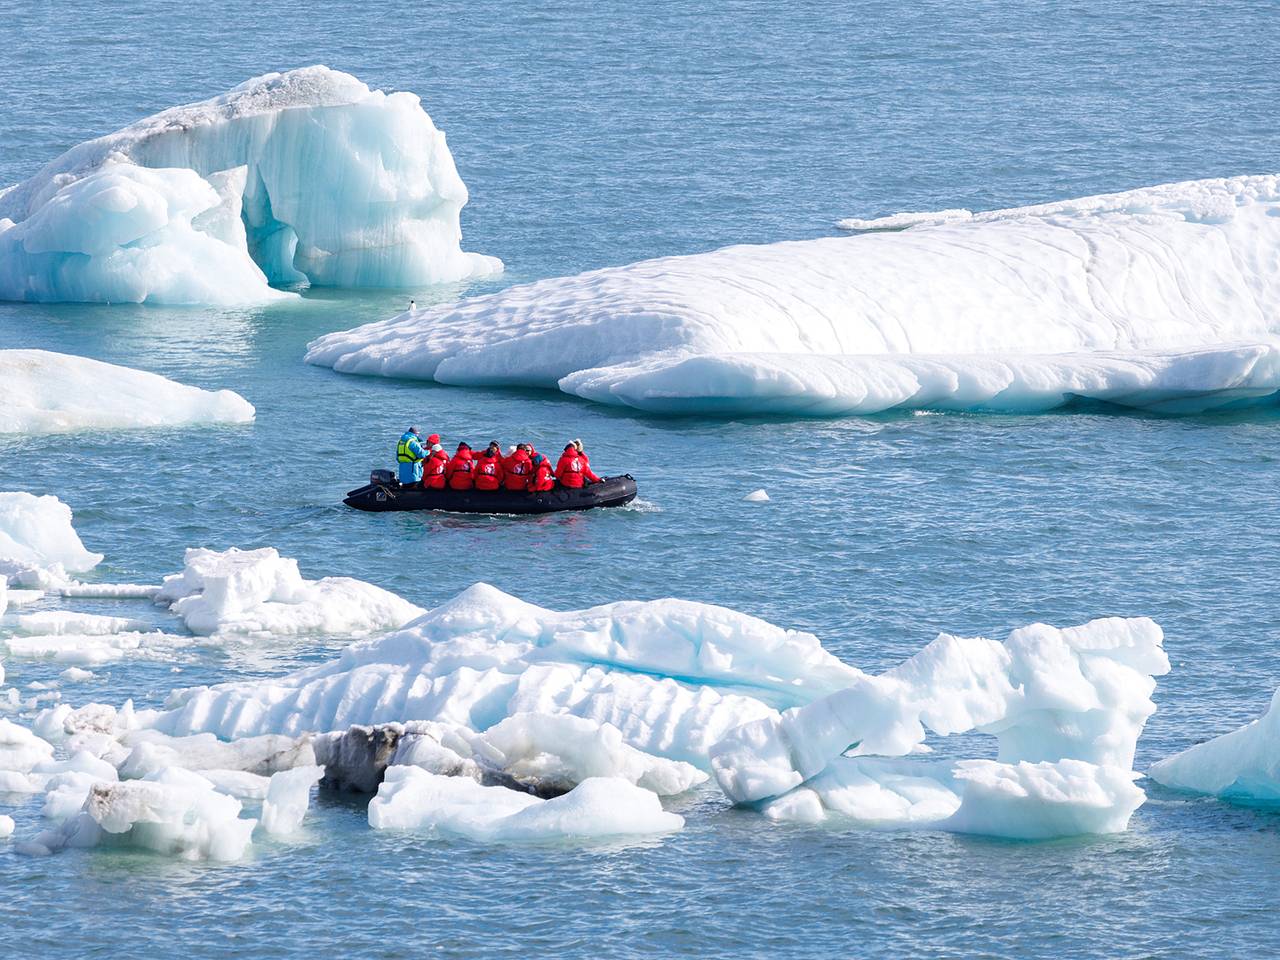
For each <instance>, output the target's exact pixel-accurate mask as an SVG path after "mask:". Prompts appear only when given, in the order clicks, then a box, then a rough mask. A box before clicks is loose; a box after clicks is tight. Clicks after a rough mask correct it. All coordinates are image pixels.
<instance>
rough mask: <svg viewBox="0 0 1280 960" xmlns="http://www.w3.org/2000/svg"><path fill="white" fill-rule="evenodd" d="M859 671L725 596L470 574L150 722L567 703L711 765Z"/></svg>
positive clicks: (197, 695) (645, 744)
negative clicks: (726, 746) (281, 671)
mask: <svg viewBox="0 0 1280 960" xmlns="http://www.w3.org/2000/svg"><path fill="white" fill-rule="evenodd" d="M858 676H860V672H859V671H857V670H855V669H854V668H853V667H850V666H848V665H847V664H844V663H842V662H841V661H840V660H839V659H837V658H836V657H834V656H832V655H831V654H830V653H828V652H827V651H825V650H824V649H822V645H821V644H820V643H819V641H818V638H817V637H815V636H813V635H812V634H808V633H802V632H797V631H791V630H784V629H782V628H780V627H777V626H774V625H773V624H770V623H766V622H765V621H763V620H759V619H757V618H755V617H750V616H746V615H744V614H741V613H737V612H735V611H732V610H727V609H725V608H723V607H716V606H712V605H709V604H699V603H692V602H689V601H682V600H660V601H648V602H631V601H624V602H620V603H613V604H605V605H603V606H599V607H593V608H590V609H588V610H581V611H569V612H567V613H559V612H556V611H552V610H547V609H544V608H541V607H537V606H535V605H533V604H530V603H525V602H524V601H521V600H519V599H517V598H515V597H512V596H509V595H507V594H505V593H503V592H501V591H500V590H497V589H495V588H494V587H491V586H489V585H487V584H476V585H475V586H473V587H470V588H468V589H467V590H465V591H463V592H462V593H461V594H459V595H458V596H457V597H455V598H453V599H452V600H450V601H448V602H446V603H444V604H441V605H440V606H438V607H436V608H435V609H433V610H431V611H429V612H428V613H427V614H425V615H424V616H422V617H420V618H419V619H417V620H415V621H414V622H412V623H410V624H408V626H406V627H405V628H404V629H402V630H399V631H397V632H394V633H390V634H387V635H385V636H381V637H376V638H373V639H369V640H365V641H361V642H358V643H355V644H352V645H351V646H349V647H348V648H347V649H346V650H344V651H343V653H342V654H341V655H340V656H339V657H338V658H337V659H335V660H332V661H330V662H328V663H324V664H320V665H318V666H315V667H310V668H306V669H303V670H300V671H297V672H295V673H292V674H289V675H287V676H284V677H277V678H274V679H272V680H271V681H269V682H258V681H254V682H247V683H228V684H221V685H218V686H212V687H196V688H192V689H188V690H183V691H178V692H176V693H175V694H174V695H173V696H172V697H171V698H170V701H169V703H168V704H167V707H168V709H166V710H165V711H163V712H161V713H160V714H158V715H155V716H153V717H150V718H149V720H148V726H151V727H152V728H154V729H157V730H160V731H161V732H164V733H168V734H170V735H187V734H193V733H212V734H214V735H216V736H218V737H220V738H222V739H225V740H233V739H236V738H239V737H246V736H256V735H261V734H265V733H278V734H286V735H288V736H299V735H301V734H304V733H310V732H329V731H345V730H346V729H347V728H349V727H352V726H357V725H361V726H374V725H377V724H385V723H392V722H400V723H403V722H406V721H411V720H429V721H435V722H439V723H447V724H455V725H461V726H465V727H468V728H470V729H472V730H475V731H480V732H483V731H486V730H488V729H489V728H490V727H493V726H495V725H497V724H499V723H500V722H501V721H503V720H506V719H507V718H508V717H511V716H514V715H516V714H521V713H533V714H568V715H572V716H576V717H582V718H585V719H588V720H591V721H593V722H594V723H596V724H603V723H609V724H611V725H612V726H614V727H616V728H617V729H618V730H619V731H620V733H621V737H622V740H623V741H625V742H626V743H627V744H629V745H630V746H632V747H635V748H636V749H637V750H640V751H643V752H644V753H647V754H652V755H654V756H658V757H665V758H667V759H672V760H681V761H685V762H687V763H692V764H694V765H696V766H702V767H705V766H706V763H707V751H708V749H709V748H710V746H711V745H712V744H713V743H715V742H716V741H718V740H719V739H720V738H721V737H722V736H723V735H724V734H726V733H727V732H728V731H729V730H731V729H732V728H734V727H736V726H739V725H740V724H742V723H744V722H746V721H748V720H752V719H756V718H758V717H762V716H768V715H772V714H773V713H775V712H776V710H775V707H777V706H782V707H790V706H795V705H797V704H802V703H807V702H809V701H811V700H814V699H817V698H819V697H822V696H825V695H827V694H829V693H833V692H835V691H837V690H840V689H842V688H843V687H845V686H848V685H849V683H851V682H853V681H854V680H855V679H856V678H857V677H858Z"/></svg>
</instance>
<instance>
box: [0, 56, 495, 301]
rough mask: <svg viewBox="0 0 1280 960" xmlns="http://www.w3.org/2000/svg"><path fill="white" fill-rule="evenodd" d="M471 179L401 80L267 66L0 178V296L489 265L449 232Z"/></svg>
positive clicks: (339, 278)
mask: <svg viewBox="0 0 1280 960" xmlns="http://www.w3.org/2000/svg"><path fill="white" fill-rule="evenodd" d="M466 202H467V189H466V186H465V185H464V184H463V182H462V179H461V178H460V177H459V176H458V172H457V169H456V168H455V166H454V163H453V157H452V155H451V154H450V152H449V148H448V146H447V145H446V143H445V136H444V134H443V133H442V132H441V131H440V130H438V129H436V127H435V125H434V124H433V123H432V122H431V118H430V117H429V116H428V115H427V113H426V112H425V111H424V110H423V109H422V106H421V104H420V102H419V100H418V98H417V97H416V96H414V95H413V94H411V93H392V94H386V93H382V92H381V91H371V90H370V89H369V88H368V87H367V86H365V85H364V84H363V83H361V82H360V81H359V80H357V79H356V78H354V77H352V76H349V75H347V74H345V73H339V72H337V71H334V70H330V69H328V68H326V67H321V66H316V67H306V68H303V69H298V70H291V71H289V72H287V73H270V74H266V75H264V76H261V77H257V78H255V79H253V80H249V81H248V82H246V83H244V84H241V85H240V86H238V87H236V88H235V89H233V90H231V91H230V92H228V93H226V94H223V95H222V96H218V97H214V98H213V99H210V100H205V101H202V102H199V103H193V104H188V105H185V106H180V107H173V108H171V109H169V110H165V111H163V112H161V113H158V114H155V115H154V116H151V117H147V118H146V119H143V120H140V121H138V122H136V123H134V124H131V125H130V126H128V127H125V128H124V129H122V130H119V131H117V132H116V133H113V134H109V135H107V136H104V137H100V138H98V139H96V140H90V141H88V142H86V143H82V144H80V145H78V146H76V147H73V148H72V149H70V150H68V151H67V152H66V153H64V154H63V155H62V156H60V157H58V158H56V159H55V160H52V161H50V162H49V163H48V164H46V165H45V166H44V167H43V168H42V169H41V170H40V171H39V172H38V173H36V174H35V175H34V176H32V177H31V178H30V179H28V180H25V181H23V182H22V183H19V184H17V185H15V186H12V187H9V188H8V189H6V190H4V191H3V192H0V299H7V300H33V301H66V300H78V301H99V302H101V301H110V302H132V303H141V302H151V303H171V304H181V303H218V304H222V303H253V302H261V301H266V300H271V299H276V298H280V297H286V296H289V294H287V293H285V292H282V291H280V290H276V289H273V287H272V286H270V285H271V284H275V285H294V284H306V283H311V284H316V285H320V286H384V287H386V286H405V285H418V284H426V283H435V282H443V281H456V280H462V279H466V278H470V277H476V276H484V275H487V274H491V273H495V272H498V271H500V270H501V269H502V264H501V262H500V261H498V260H496V259H495V258H493V257H485V256H481V255H478V254H473V253H464V252H463V251H462V249H461V247H460V242H461V229H460V227H459V222H458V216H459V211H460V210H461V209H462V207H463V205H464V204H465V203H466Z"/></svg>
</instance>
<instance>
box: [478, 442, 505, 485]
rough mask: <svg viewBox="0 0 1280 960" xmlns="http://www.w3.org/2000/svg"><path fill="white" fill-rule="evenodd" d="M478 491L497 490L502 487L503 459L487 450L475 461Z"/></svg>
mask: <svg viewBox="0 0 1280 960" xmlns="http://www.w3.org/2000/svg"><path fill="white" fill-rule="evenodd" d="M475 465H476V489H477V490H497V489H498V488H499V487H501V486H502V458H501V457H499V456H498V455H497V454H490V453H489V451H488V450H485V451H484V452H482V453H481V454H480V457H479V458H478V459H477V460H476V461H475Z"/></svg>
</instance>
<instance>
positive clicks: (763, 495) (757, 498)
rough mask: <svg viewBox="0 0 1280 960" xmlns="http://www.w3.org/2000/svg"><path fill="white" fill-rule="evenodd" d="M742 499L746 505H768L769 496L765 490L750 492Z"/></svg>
mask: <svg viewBox="0 0 1280 960" xmlns="http://www.w3.org/2000/svg"><path fill="white" fill-rule="evenodd" d="M742 499H743V500H745V501H747V503H768V502H769V494H768V491H765V490H752V491H751V492H750V493H748V494H747V495H746V496H745V497H743V498H742Z"/></svg>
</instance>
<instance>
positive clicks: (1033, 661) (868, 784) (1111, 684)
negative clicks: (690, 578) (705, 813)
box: [711, 618, 1169, 839]
mask: <svg viewBox="0 0 1280 960" xmlns="http://www.w3.org/2000/svg"><path fill="white" fill-rule="evenodd" d="M1162 644H1163V635H1162V633H1161V631H1160V628H1159V627H1158V626H1157V625H1156V624H1155V623H1154V622H1152V621H1151V620H1148V619H1146V618H1134V619H1119V618H1107V619H1102V620H1094V621H1092V622H1090V623H1087V624H1084V625H1082V626H1078V627H1068V628H1065V629H1057V628H1054V627H1050V626H1048V625H1045V624H1033V625H1031V626H1028V627H1022V628H1019V629H1017V630H1014V631H1013V632H1012V633H1011V634H1010V635H1009V638H1008V639H1007V640H1006V641H1005V642H1004V643H1003V644H1001V643H996V642H994V641H991V640H988V639H986V638H982V637H973V638H961V637H954V636H951V635H948V634H942V635H940V636H939V637H938V638H937V639H936V640H935V641H933V643H931V644H929V645H928V646H927V647H925V648H924V649H923V650H922V651H921V652H920V653H918V654H916V655H915V656H914V657H911V658H910V659H909V660H907V661H905V662H904V663H902V664H900V665H899V666H897V667H894V668H893V669H891V670H889V671H887V672H886V673H884V674H881V675H879V676H864V677H863V678H861V679H860V680H859V682H858V683H856V684H853V685H851V686H849V687H848V688H847V689H845V690H841V691H839V692H837V693H834V694H832V695H830V696H828V697H825V698H823V699H821V700H817V701H815V702H813V703H810V704H808V705H805V706H801V707H796V708H792V709H789V710H787V711H785V712H783V713H781V714H778V715H776V716H771V717H764V718H761V719H759V720H755V721H752V722H750V723H747V724H744V725H742V726H741V727H738V728H737V729H735V730H733V731H731V732H730V733H729V734H728V735H726V736H725V738H724V739H723V740H721V741H720V742H719V743H717V744H716V745H715V746H713V747H712V749H711V767H712V770H713V771H714V773H715V776H716V779H717V781H718V782H719V784H720V787H721V789H722V790H724V792H725V794H726V795H727V796H728V797H729V798H730V799H732V800H734V801H735V802H737V803H740V804H761V805H763V809H764V812H765V813H766V814H767V815H769V816H771V817H774V818H775V819H801V820H808V821H813V820H820V819H823V818H824V817H825V816H826V815H827V813H828V812H834V813H839V814H843V815H845V816H847V817H852V818H854V819H858V820H863V821H867V822H871V823H876V824H880V825H887V824H893V825H899V826H906V825H914V826H919V825H928V826H930V827H932V828H936V829H950V830H957V831H960V832H982V833H989V834H996V835H1000V836H1009V837H1019V838H1024V839H1040V838H1043V837H1047V836H1060V835H1064V834H1070V833H1073V832H1118V831H1121V830H1123V829H1125V827H1126V826H1127V824H1128V821H1129V817H1130V815H1131V814H1132V813H1133V811H1134V810H1136V809H1137V808H1138V806H1139V805H1141V803H1142V801H1143V799H1144V794H1143V793H1142V791H1141V790H1140V789H1139V788H1137V787H1136V786H1135V785H1134V783H1133V781H1134V780H1136V779H1137V777H1138V775H1137V774H1136V773H1134V772H1133V770H1132V767H1133V756H1134V751H1135V749H1136V746H1137V740H1138V736H1139V735H1140V734H1141V732H1142V729H1143V727H1144V726H1145V724H1146V721H1147V718H1148V717H1149V716H1150V715H1151V714H1152V713H1153V712H1155V704H1154V703H1153V702H1152V701H1151V694H1152V693H1153V692H1154V690H1155V679H1154V678H1155V677H1156V676H1161V675H1163V674H1165V673H1167V672H1168V670H1169V661H1168V658H1167V657H1166V656H1165V653H1164V649H1163V645H1162ZM930 730H931V731H933V732H934V733H936V734H939V735H942V736H949V735H952V734H956V733H963V732H968V731H971V730H976V731H978V732H982V733H987V734H991V735H994V736H995V737H996V740H997V743H998V745H999V746H998V759H997V760H996V761H986V760H976V761H975V760H969V761H960V762H958V763H955V764H953V765H949V766H948V765H939V764H925V763H917V764H912V763H904V762H894V763H888V764H886V763H884V762H882V761H880V760H879V759H878V758H890V757H901V756H905V755H907V754H910V753H912V752H914V751H916V750H918V749H919V748H920V747H921V746H923V745H924V743H925V737H926V732H927V731H930Z"/></svg>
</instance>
